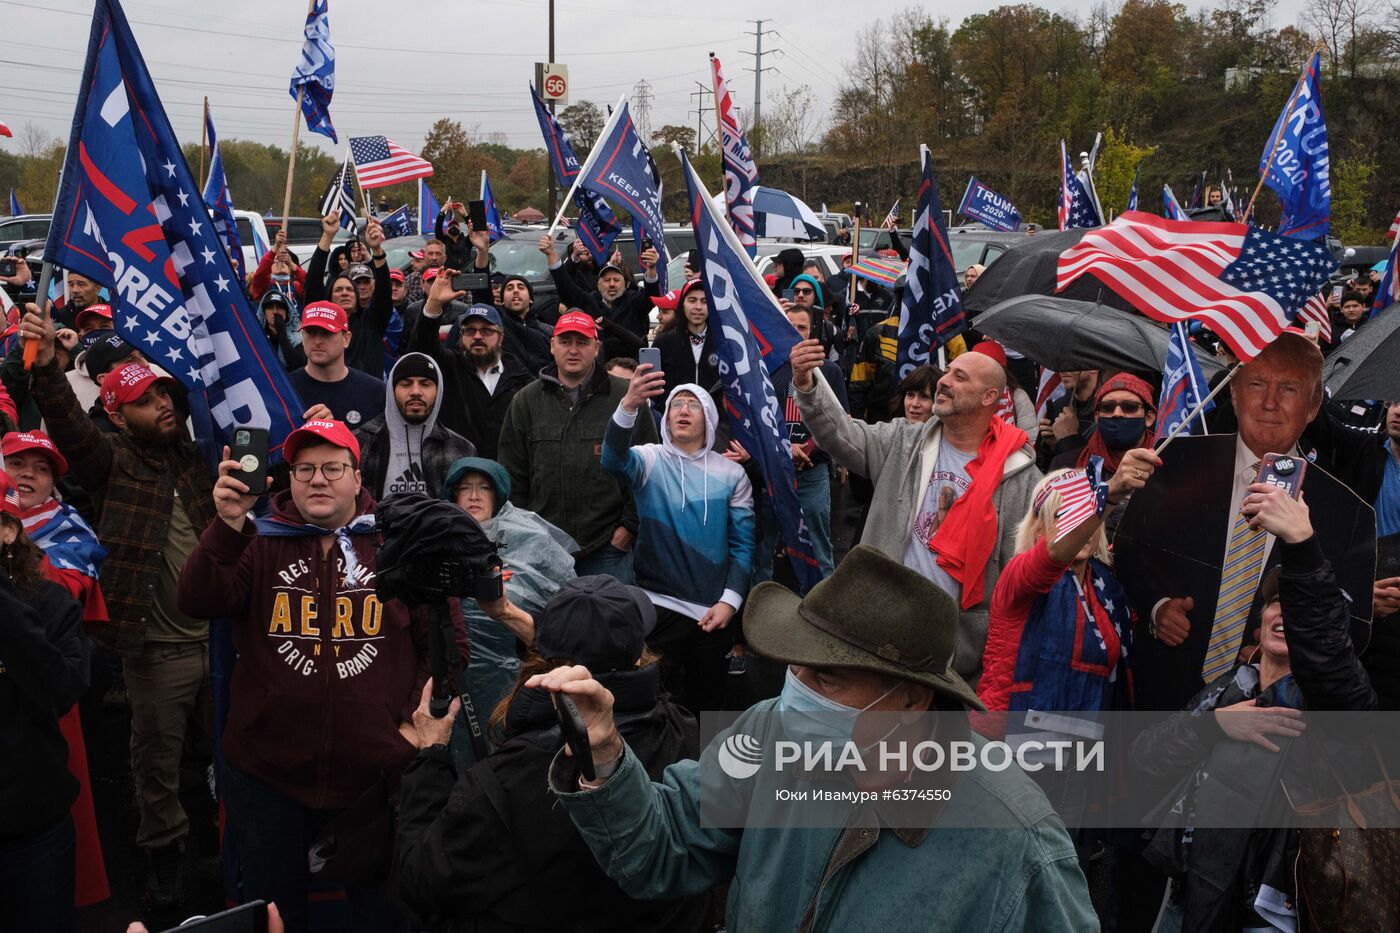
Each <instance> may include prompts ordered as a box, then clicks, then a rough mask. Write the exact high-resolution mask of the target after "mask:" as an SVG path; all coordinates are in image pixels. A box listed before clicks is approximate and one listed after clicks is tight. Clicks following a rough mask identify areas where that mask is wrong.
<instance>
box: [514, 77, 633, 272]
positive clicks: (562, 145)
mask: <svg viewBox="0 0 1400 933" xmlns="http://www.w3.org/2000/svg"><path fill="white" fill-rule="evenodd" d="M530 98H531V99H532V100H533V101H534V102H535V119H536V120H537V121H538V122H539V124H540V133H541V134H542V135H543V136H544V148H545V152H547V153H549V164H550V165H551V166H552V167H553V169H554V179H555V181H557V182H558V183H559V186H560V187H561V188H563V189H564V190H565V191H567V190H569V188H571V187H573V184H574V179H575V178H577V177H578V170H579V161H578V156H576V155H574V147H573V144H572V143H570V142H569V137H568V136H567V135H566V134H565V133H564V128H563V127H561V126H560V125H559V121H558V120H556V119H554V114H552V113H550V112H549V110H548V108H546V107H545V105H544V101H543V100H541V99H540V95H539V94H538V93H536V92H535V87H534V85H531V86H530ZM574 204H575V205H577V207H578V226H577V232H578V238H579V239H580V240H582V241H583V245H584V246H586V247H588V251H589V252H590V253H592V254H593V258H594V259H595V260H597V262H598V264H599V265H600V266H601V265H602V264H603V263H605V262H607V261H608V254H609V253H610V252H611V251H612V245H613V241H614V240H616V239H617V235H618V234H619V233H621V232H622V223H621V222H620V221H619V220H618V219H617V216H616V215H615V214H613V212H612V208H611V207H608V202H607V201H605V200H603V199H602V198H601V197H600V196H599V195H598V193H597V192H595V191H588V190H585V189H584V188H583V187H582V186H580V187H579V188H578V189H577V190H576V191H575V192H574Z"/></svg>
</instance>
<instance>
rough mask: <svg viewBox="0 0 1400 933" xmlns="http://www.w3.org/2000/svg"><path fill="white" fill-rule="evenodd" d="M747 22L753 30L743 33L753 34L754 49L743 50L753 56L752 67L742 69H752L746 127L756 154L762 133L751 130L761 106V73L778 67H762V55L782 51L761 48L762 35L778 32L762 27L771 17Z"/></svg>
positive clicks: (776, 53)
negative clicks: (751, 89)
mask: <svg viewBox="0 0 1400 933" xmlns="http://www.w3.org/2000/svg"><path fill="white" fill-rule="evenodd" d="M748 22H750V23H753V25H754V30H753V32H746V33H744V35H746V36H753V42H754V45H753V49H754V50H753V51H752V52H745V53H744V54H745V55H752V56H753V67H752V68H745V69H744V70H745V71H752V72H753V116H752V117H751V118H750V119H749V126H748V128H749V131H750V134H751V137H752V138H751V140H750V142H752V143H754V155H758V145H757V142H758V141H759V140H762V138H763V134H762V133H761V132H759V133H754V132H753V130H755V129H756V128H757V127H758V125H759V117H760V110H761V108H762V106H763V73H764V72H765V71H777V70H778V69H776V68H772V67H769V68H764V67H763V56H764V55H765V54H768V55H782V54H783V53H782V51H781V50H780V49H768V50H767V52H766V53H765V51H764V49H763V37H764V36H776V35H777V34H778V31H777V30H776V29H764V28H763V24H764V23H771V22H772V20H771V19H767V20H765V19H751V20H748Z"/></svg>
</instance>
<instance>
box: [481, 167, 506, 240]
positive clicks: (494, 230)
mask: <svg viewBox="0 0 1400 933" xmlns="http://www.w3.org/2000/svg"><path fill="white" fill-rule="evenodd" d="M481 200H483V201H485V202H486V226H487V228H488V229H489V230H490V231H491V242H492V243H494V242H496V241H497V240H499V239H501V238H502V237H504V236H505V235H506V228H505V226H504V225H503V224H502V223H501V209H500V208H498V207H497V206H496V196H495V195H494V194H492V193H491V180H490V179H488V178H487V177H486V169H482V170H481Z"/></svg>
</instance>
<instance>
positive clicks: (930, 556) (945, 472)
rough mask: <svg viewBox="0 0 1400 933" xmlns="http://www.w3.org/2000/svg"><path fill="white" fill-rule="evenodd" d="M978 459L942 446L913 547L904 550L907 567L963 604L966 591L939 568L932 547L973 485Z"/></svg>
mask: <svg viewBox="0 0 1400 933" xmlns="http://www.w3.org/2000/svg"><path fill="white" fill-rule="evenodd" d="M976 457H977V452H976V451H972V452H971V453H964V452H963V451H961V450H958V449H957V448H956V447H954V446H953V445H952V444H949V443H948V442H947V441H946V440H945V441H944V442H943V443H941V444H939V445H938V462H936V463H935V464H934V465H933V472H932V473H930V474H929V478H928V488H927V489H926V490H925V491H924V501H923V504H922V505H920V506H919V512H918V514H917V515H915V516H914V529H913V532H912V534H910V536H909V544H908V545H907V546H905V548H904V566H906V567H908V568H910V569H911V570H917V571H918V572H919V573H921V574H923V575H924V576H926V577H928V578H929V579H930V580H932V581H933V582H934V583H936V584H938V586H939V587H940V588H942V589H943V590H944V591H945V592H946V593H947V594H948V595H949V596H951V597H953V599H954V600H959V601H960V600H961V599H962V587H961V586H960V585H959V583H958V581H957V580H954V579H953V578H952V577H950V576H949V575H948V573H947V572H946V571H945V570H944V569H943V568H942V567H940V566H938V561H937V555H935V554H934V553H933V551H931V550H929V546H928V543H929V540H930V539H932V538H933V536H934V535H935V534H937V533H938V529H939V527H940V526H941V525H942V524H943V520H944V519H945V518H947V517H948V510H949V509H951V508H952V507H953V503H954V502H957V501H958V499H959V498H961V497H962V494H963V493H965V492H967V490H968V487H969V486H971V485H972V480H971V479H970V478H969V477H968V475H967V465H968V464H969V463H971V462H972V461H973V460H974V459H976Z"/></svg>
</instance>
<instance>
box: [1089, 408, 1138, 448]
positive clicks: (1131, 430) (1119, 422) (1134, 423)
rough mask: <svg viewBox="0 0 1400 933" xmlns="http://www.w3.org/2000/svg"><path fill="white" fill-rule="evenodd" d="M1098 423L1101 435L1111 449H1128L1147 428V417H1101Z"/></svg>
mask: <svg viewBox="0 0 1400 933" xmlns="http://www.w3.org/2000/svg"><path fill="white" fill-rule="evenodd" d="M1098 425H1099V427H1098V430H1099V437H1102V438H1103V442H1104V444H1106V445H1107V446H1108V449H1109V450H1127V449H1128V448H1130V447H1132V446H1133V445H1134V444H1136V443H1137V442H1138V438H1140V437H1142V432H1143V431H1145V430H1147V419H1146V418H1145V417H1143V416H1141V415H1140V416H1138V417H1136V418H1103V417H1100V418H1099V421H1098Z"/></svg>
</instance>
